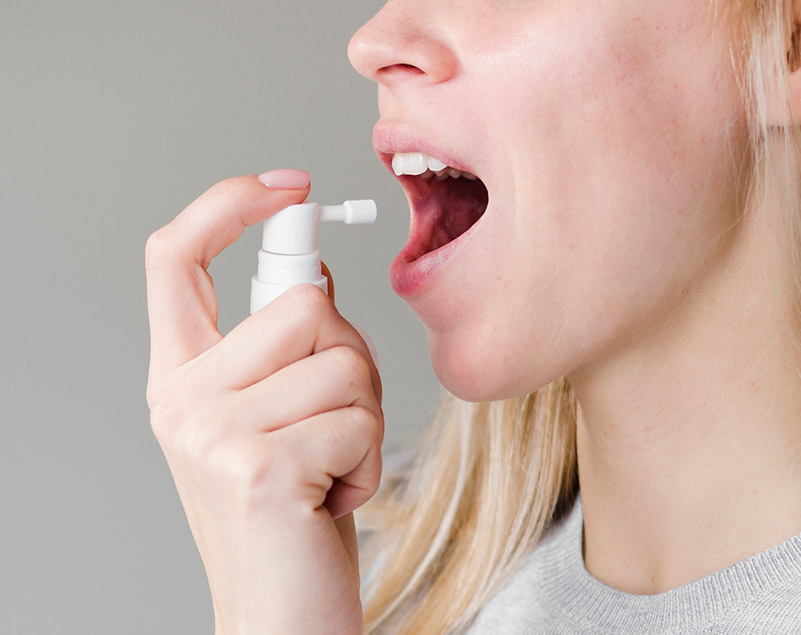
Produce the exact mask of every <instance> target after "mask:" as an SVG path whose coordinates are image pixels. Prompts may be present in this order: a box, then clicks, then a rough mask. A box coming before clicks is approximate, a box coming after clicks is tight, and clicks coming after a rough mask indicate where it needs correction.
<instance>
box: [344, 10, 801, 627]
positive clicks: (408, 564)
mask: <svg viewBox="0 0 801 635" xmlns="http://www.w3.org/2000/svg"><path fill="white" fill-rule="evenodd" d="M722 1H723V3H724V4H723V5H718V7H717V8H722V9H723V10H724V11H725V12H726V13H727V14H728V15H727V17H728V18H733V20H728V23H729V24H733V25H736V31H737V35H734V36H733V37H732V41H733V42H734V43H737V44H734V43H733V44H732V51H731V52H732V61H733V64H734V66H735V72H736V73H737V76H738V78H739V79H740V81H741V88H742V92H743V96H744V104H745V113H746V118H747V122H748V128H749V141H750V144H749V145H750V152H749V157H748V165H747V166H746V167H745V168H744V170H743V178H744V189H745V192H746V196H745V202H744V205H743V213H751V211H752V210H755V209H760V208H762V207H764V206H766V205H774V206H775V205H777V204H778V205H780V206H781V208H782V210H783V211H784V213H785V217H784V219H783V222H786V226H785V227H784V228H782V231H783V233H782V234H779V235H782V236H786V237H787V239H786V240H784V243H783V245H784V247H786V256H787V258H788V262H789V263H790V265H789V266H790V267H791V270H792V278H791V282H792V283H793V284H794V285H795V289H796V294H795V295H796V298H798V299H799V300H798V303H799V306H798V307H797V309H801V276H799V275H797V272H801V253H799V245H801V227H800V226H799V225H800V224H801V191H799V178H798V176H799V161H800V160H801V144H800V143H799V133H798V128H797V126H795V125H785V126H769V122H768V104H770V103H771V102H773V103H780V104H787V112H786V113H785V114H786V115H787V116H788V117H789V116H790V115H791V114H792V113H791V112H790V105H789V103H790V102H789V99H788V96H789V86H788V83H787V82H786V81H777V78H786V77H787V75H788V74H789V70H794V69H795V68H797V66H798V61H799V58H798V52H797V51H796V50H794V48H795V46H794V45H795V44H796V35H795V29H794V22H793V16H792V0H722ZM788 41H790V42H792V44H793V46H792V47H790V48H791V49H793V50H791V53H790V54H789V55H788V54H787V42H788ZM774 231H775V230H774ZM798 313H799V311H798V310H797V311H796V314H798ZM577 494H578V474H577V460H576V401H575V398H574V396H573V393H572V391H571V389H570V386H569V384H568V383H567V381H566V380H564V379H562V380H560V381H557V382H554V383H552V384H550V385H548V386H546V387H544V388H542V389H540V390H538V391H537V392H535V393H533V394H530V395H527V396H524V397H520V398H518V399H512V400H508V401H502V402H495V403H482V404H468V403H465V402H461V401H459V400H457V399H455V398H453V397H448V398H446V399H445V401H444V403H443V406H442V409H441V411H440V413H439V415H438V417H437V418H436V421H435V423H434V425H433V426H432V428H431V429H430V431H429V433H428V434H427V436H426V438H425V440H424V442H423V444H422V447H421V450H420V452H419V453H418V454H417V456H416V458H415V461H414V464H413V466H412V468H411V470H410V473H409V475H408V476H405V477H403V478H399V479H396V480H395V481H387V482H386V483H385V486H382V491H381V492H379V494H378V495H377V496H376V497H375V498H374V499H373V500H372V501H371V502H370V503H369V504H368V505H367V506H365V507H364V508H362V510H359V511H358V512H357V520H358V522H359V526H360V528H361V529H368V530H372V533H371V534H370V537H369V539H368V540H367V542H366V544H365V545H364V546H363V549H362V552H361V553H362V563H361V567H362V572H363V577H364V579H366V584H365V591H364V600H365V630H366V632H368V633H451V632H457V631H459V630H462V629H464V628H465V627H466V626H468V625H469V623H470V622H471V621H472V620H473V618H474V617H475V616H476V614H477V613H478V612H479V611H480V610H481V608H482V607H483V606H484V605H485V603H486V602H487V601H488V600H489V599H490V598H491V597H492V596H493V595H494V594H495V593H496V592H497V591H498V590H499V589H500V587H501V586H502V585H503V583H504V582H505V581H506V580H507V579H508V578H509V577H510V576H511V575H512V574H513V573H514V572H515V570H516V569H517V568H519V565H520V564H521V562H522V559H523V557H524V556H525V555H526V554H527V553H530V551H531V550H532V548H533V547H534V546H536V544H537V543H538V542H539V541H540V540H541V538H542V537H543V535H544V532H545V531H546V530H547V528H548V527H549V525H550V524H551V523H553V522H554V521H555V520H556V519H558V518H559V517H560V516H561V515H562V514H563V513H565V512H566V511H567V510H569V509H570V507H571V506H572V504H573V502H574V500H575V497H576V495H577Z"/></svg>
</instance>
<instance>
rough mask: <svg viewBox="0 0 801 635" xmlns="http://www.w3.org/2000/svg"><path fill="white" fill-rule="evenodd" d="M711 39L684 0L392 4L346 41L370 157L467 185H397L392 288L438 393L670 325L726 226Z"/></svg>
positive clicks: (724, 90) (488, 384)
mask: <svg viewBox="0 0 801 635" xmlns="http://www.w3.org/2000/svg"><path fill="white" fill-rule="evenodd" d="M729 37H730V36H729V35H728V31H727V30H726V29H725V28H724V25H723V24H722V23H721V24H718V25H717V26H715V24H714V9H713V8H712V7H711V6H710V3H709V2H703V1H699V0H617V1H616V2H607V1H606V0H587V1H584V2H575V1H573V0H442V1H440V2H431V0H390V1H389V2H387V3H386V5H385V6H384V8H383V9H382V10H381V11H380V12H379V13H378V15H376V16H375V18H373V20H371V21H370V22H369V23H368V24H366V25H365V26H364V27H363V28H362V29H361V30H360V31H359V32H358V33H357V34H356V35H355V36H354V38H353V40H352V42H351V45H350V49H349V54H350V57H351V61H352V63H353V65H354V66H355V67H356V69H357V70H358V71H359V72H360V73H362V74H363V75H365V76H367V77H369V78H371V79H373V80H375V81H377V82H378V84H379V88H378V96H379V109H380V113H381V118H380V120H379V122H378V124H377V125H376V128H375V134H374V141H375V147H376V152H377V153H378V155H379V157H381V158H382V160H383V161H384V162H385V163H386V164H387V165H388V166H389V165H390V164H391V162H392V159H393V156H394V155H395V154H396V153H415V152H419V153H425V154H426V155H429V156H433V157H435V158H437V159H440V160H441V161H442V162H445V163H447V164H449V165H451V166H453V167H456V168H460V169H461V170H463V171H467V172H469V173H472V174H474V175H476V176H478V177H479V179H480V181H477V182H474V181H469V180H468V179H466V178H465V177H462V178H459V179H452V178H451V179H447V180H442V181H439V180H437V178H436V177H434V178H429V179H426V178H424V177H425V175H420V176H408V175H407V176H402V177H400V180H401V183H402V185H403V187H404V190H405V191H406V194H407V197H408V198H409V199H410V206H411V208H412V230H411V232H410V242H409V244H408V245H407V247H406V249H405V250H404V252H403V253H401V255H400V256H399V257H398V259H396V261H395V263H393V266H392V272H391V275H392V281H393V286H394V287H395V290H396V291H397V292H398V293H399V294H400V295H401V296H403V297H404V299H405V300H406V301H407V302H408V303H409V305H410V306H411V308H412V309H413V310H414V311H415V313H417V315H418V316H419V317H420V319H421V320H422V321H423V323H424V324H425V326H426V328H427V332H428V336H429V345H430V350H431V357H432V361H433V364H434V369H435V371H436V372H437V375H438V376H439V378H440V380H441V381H442V382H443V384H444V385H445V386H446V387H447V388H448V389H450V390H451V391H452V392H453V393H454V394H456V395H457V396H460V397H462V398H464V399H468V400H475V401H483V400H490V399H499V398H505V397H512V396H517V395H521V394H525V393H527V392H531V391H532V390H535V389H537V388H539V387H541V386H542V385H544V384H545V383H547V382H549V381H551V380H553V379H556V378H559V377H561V376H564V375H569V374H570V373H571V372H574V371H576V370H578V369H581V368H587V367H588V365H590V364H594V363H597V362H599V361H603V360H604V359H607V358H608V357H609V356H610V355H619V354H622V353H623V352H624V351H631V350H633V348H632V347H635V348H636V347H637V346H638V345H639V344H640V343H641V342H643V341H644V339H646V338H648V339H650V340H651V341H653V338H654V337H657V336H658V333H660V332H661V330H662V329H663V327H664V326H665V325H666V324H668V323H670V324H673V325H674V326H675V324H676V323H677V321H679V322H680V321H681V319H682V315H683V313H682V307H684V306H685V303H686V302H687V301H688V299H689V298H691V297H693V295H694V293H697V292H698V291H699V290H700V289H701V287H702V284H703V283H704V281H705V278H706V277H707V276H709V275H711V272H712V271H713V270H714V268H715V265H716V264H717V263H720V262H722V259H723V258H724V257H725V254H726V250H727V247H728V246H729V240H730V239H731V238H730V237H731V236H732V235H733V233H732V232H727V230H729V229H730V228H731V226H732V224H733V223H734V222H735V221H736V219H737V217H738V201H739V200H740V199H739V192H738V188H737V186H736V184H737V183H738V174H739V171H740V170H741V169H742V161H743V157H744V150H745V137H746V129H745V120H744V114H743V109H742V103H741V102H742V100H741V97H740V93H739V92H738V88H737V84H736V80H735V77H734V72H733V69H732V62H731V57H730V54H729V48H728V44H729ZM417 160H419V155H417V158H415V157H414V156H412V157H411V158H410V159H408V161H410V162H411V163H410V164H413V163H414V162H415V161H417ZM396 163H397V161H396ZM434 167H439V166H438V165H436V164H435V165H434ZM418 169H419V168H418ZM407 171H412V172H415V171H417V170H415V169H414V168H413V167H412V168H408V169H407ZM481 183H483V184H484V186H486V190H487V193H488V197H489V204H488V205H487V206H486V211H485V212H484V213H483V215H482V216H481V217H480V218H478V220H476V216H477V213H476V211H475V210H474V208H476V207H478V208H479V210H478V211H479V212H480V211H481V209H483V207H484V206H483V204H482V203H483V201H482V192H483V188H482V187H481ZM474 221H475V222H474ZM468 227H469V229H467V231H465V232H464V233H462V234H461V235H458V234H459V232H460V231H462V230H464V229H465V228H468ZM457 235H458V237H457Z"/></svg>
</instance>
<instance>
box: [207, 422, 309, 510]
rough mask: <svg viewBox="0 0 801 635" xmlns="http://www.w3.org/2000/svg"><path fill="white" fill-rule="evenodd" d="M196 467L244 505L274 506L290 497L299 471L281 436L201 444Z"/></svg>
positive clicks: (295, 485) (297, 480) (298, 478)
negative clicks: (198, 461) (200, 452)
mask: <svg viewBox="0 0 801 635" xmlns="http://www.w3.org/2000/svg"><path fill="white" fill-rule="evenodd" d="M204 445H205V447H202V451H203V453H202V456H201V457H199V458H198V460H200V461H201V463H200V464H199V467H200V468H201V469H203V470H204V472H205V473H206V475H207V477H208V478H211V479H213V481H214V482H216V483H219V484H222V485H223V487H224V488H225V490H226V491H227V492H228V493H229V495H230V496H231V497H232V498H234V499H236V500H237V501H239V503H240V505H241V506H243V507H251V508H257V507H258V508H262V509H263V508H277V507H283V506H285V505H286V504H287V502H288V501H289V500H291V499H292V497H293V495H294V493H295V490H297V488H298V484H299V483H301V482H302V474H301V472H302V470H301V467H300V465H299V464H298V462H297V461H295V460H293V459H292V458H291V453H290V452H288V451H287V448H286V447H285V444H284V443H283V442H282V441H281V438H280V435H274V434H267V435H258V436H250V437H247V438H242V439H239V440H238V441H237V442H230V443H220V442H212V443H207V444H204Z"/></svg>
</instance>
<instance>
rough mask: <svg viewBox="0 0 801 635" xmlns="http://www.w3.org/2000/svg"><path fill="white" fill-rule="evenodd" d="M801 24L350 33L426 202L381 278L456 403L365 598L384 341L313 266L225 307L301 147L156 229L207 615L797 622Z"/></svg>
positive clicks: (176, 453) (244, 624) (721, 624)
mask: <svg viewBox="0 0 801 635" xmlns="http://www.w3.org/2000/svg"><path fill="white" fill-rule="evenodd" d="M799 24H801V2H793V1H792V0H764V1H760V0H719V1H718V2H714V1H699V0H669V1H668V0H622V1H621V2H617V3H608V2H590V3H581V6H577V5H576V3H573V2H563V1H561V0H557V1H555V2H528V1H525V0H520V1H512V2H498V1H493V0H460V2H445V3H431V2H425V1H424V0H390V1H389V2H387V3H386V5H385V6H384V8H383V9H382V10H381V11H380V12H379V13H378V15H377V16H376V17H375V18H374V19H373V20H372V21H371V22H369V23H368V24H367V25H366V26H365V27H363V28H362V29H361V30H360V31H359V32H358V33H357V34H356V36H355V37H354V39H353V41H352V42H351V45H350V50H349V53H350V57H351V60H352V62H353V64H354V66H355V67H356V69H357V70H358V71H359V72H361V73H362V74H363V75H365V76H367V77H368V78H370V79H373V80H374V81H376V82H377V83H378V84H379V105H380V110H381V118H380V120H379V122H378V124H377V126H376V129H375V135H374V140H375V146H376V152H377V154H378V155H379V158H381V159H382V160H383V161H384V163H385V164H386V165H387V167H388V168H392V169H393V171H394V172H395V173H399V180H400V181H401V185H402V186H403V188H404V190H405V191H406V193H407V196H408V198H409V200H410V205H411V208H412V230H411V232H410V238H409V244H408V245H407V247H406V248H405V249H404V251H403V252H402V253H401V254H400V256H399V257H398V258H397V259H396V261H395V263H393V267H392V272H391V277H392V282H393V287H394V288H395V290H396V292H398V293H399V294H400V295H401V296H402V297H403V298H404V299H405V300H406V301H407V302H408V303H409V305H410V306H411V308H412V309H413V310H414V311H415V312H416V313H417V314H418V316H419V317H420V318H421V319H422V321H423V322H424V324H425V325H426V328H427V332H428V337H429V346H430V352H431V358H432V362H433V365H434V368H435V370H436V372H437V375H438V377H439V378H440V380H441V381H442V383H443V385H444V386H445V387H446V388H447V389H448V390H449V391H450V392H451V393H453V394H454V395H456V396H457V397H459V398H461V399H462V400H463V402H456V401H454V402H453V404H452V406H451V409H450V411H448V412H445V413H444V414H443V416H442V417H441V418H440V420H439V421H438V422H437V424H436V425H435V426H434V428H433V429H432V432H431V434H430V435H429V438H428V439H427V440H426V444H425V448H424V450H423V451H422V452H421V453H420V455H419V457H418V458H417V460H416V464H415V467H414V469H413V470H412V473H411V476H410V477H409V478H408V479H407V480H406V481H405V482H404V483H403V484H402V485H400V486H399V487H398V492H397V495H396V496H394V497H393V496H388V497H387V498H388V500H387V501H385V505H380V504H379V502H376V503H375V505H373V506H374V507H375V509H376V510H377V511H384V512H386V513H385V514H383V515H381V514H379V520H378V521H377V522H379V524H380V523H381V522H382V521H381V518H383V519H384V520H383V523H384V524H383V529H380V528H379V529H380V530H377V531H376V532H375V535H374V540H371V541H369V542H370V544H368V545H367V547H369V551H370V557H369V558H367V560H366V561H365V563H364V564H365V565H366V567H367V568H369V571H370V576H369V578H370V579H369V582H370V585H369V588H368V589H367V590H366V592H365V598H366V606H365V608H364V612H363V608H362V605H361V602H360V599H359V580H360V578H359V574H358V571H357V568H358V567H357V562H358V560H357V545H356V539H355V532H354V525H353V516H352V513H351V512H352V511H353V510H354V509H356V508H358V507H359V506H361V505H362V504H363V503H364V502H365V501H366V500H367V499H368V498H370V496H371V495H372V494H373V493H374V492H375V490H376V489H377V486H378V480H379V473H380V456H379V446H380V442H381V438H382V435H383V419H382V413H381V410H380V397H381V388H380V381H379V378H378V374H377V371H376V368H375V366H374V365H373V363H372V361H371V359H370V355H369V352H368V350H367V347H366V345H365V344H364V342H363V340H362V339H361V337H359V335H358V334H357V333H356V332H355V331H354V330H353V329H352V327H350V325H348V324H347V323H346V322H345V321H344V320H343V319H342V318H341V317H340V316H339V315H338V314H337V313H336V310H335V309H334V307H333V305H332V303H331V301H330V300H329V299H328V298H326V297H325V296H324V295H323V294H321V293H318V292H316V291H315V290H314V289H311V288H306V287H300V288H296V289H293V290H292V291H291V292H289V293H287V294H285V296H282V297H281V298H279V300H278V301H276V302H275V303H273V305H270V306H269V307H268V308H266V309H265V310H263V311H261V312H259V313H257V314H256V315H254V316H252V317H251V318H250V319H248V320H246V321H245V322H243V323H242V324H241V325H240V326H239V327H237V329H235V330H234V331H233V332H232V333H230V334H229V335H228V336H227V337H225V338H223V337H222V336H221V335H220V333H219V332H218V331H217V329H216V302H215V298H214V294H213V291H212V288H211V282H210V279H209V278H208V275H207V274H206V273H205V269H206V267H207V266H208V263H209V261H210V260H211V258H213V257H214V256H215V255H216V254H218V253H219V252H220V251H221V250H222V249H223V248H224V247H225V246H226V245H227V244H230V242H232V241H233V240H235V239H236V237H237V236H238V235H239V233H240V232H241V230H242V228H243V227H244V226H245V225H248V224H252V223H255V222H258V221H259V220H262V219H263V218H265V217H266V216H269V215H270V214H271V213H273V212H275V211H276V210H278V209H281V208H282V207H284V206H286V205H289V204H292V203H297V202H300V201H301V200H303V198H304V197H305V196H306V193H307V192H308V177H307V175H305V173H302V172H298V171H278V172H270V173H267V174H265V175H262V176H261V177H259V178H256V177H241V178H238V179H232V180H230V181H226V182H223V183H221V184H219V185H218V186H215V187H214V188H212V189H211V190H210V191H209V192H207V193H206V194H204V195H203V196H201V197H200V198H199V199H198V200H197V201H195V202H194V203H193V204H192V205H190V207H189V208H187V209H186V210H185V211H184V212H183V213H182V214H181V215H179V216H178V217H177V218H176V219H175V220H174V221H173V222H172V223H170V224H169V225H167V226H166V227H164V228H162V229H161V230H159V231H158V232H157V233H156V234H154V236H153V237H152V238H151V240H150V241H149V244H148V252H147V260H148V293H149V306H150V316H151V330H152V363H151V371H150V381H149V385H148V398H149V403H150V405H151V409H152V423H153V426H154V430H155V432H156V434H157V436H158V438H159V441H160V442H161V444H162V447H163V449H164V451H165V455H166V456H167V459H168V462H169V464H170V467H171V469H172V471H173V475H174V477H175V480H176V484H177V487H178V490H179V493H180V495H181V499H182V502H183V504H184V507H185V510H186V513H187V517H188V519H189V523H190V526H191V528H192V531H193V534H194V537H195V540H196V542H197V544H198V547H199V549H200V553H201V556H202V558H203V561H204V564H205V566H206V571H207V574H208V577H209V584H210V587H211V591H212V598H213V601H214V609H215V616H216V619H217V632H218V633H245V632H260V633H261V632H287V633H307V632H309V633H312V632H359V630H360V629H361V628H362V626H363V622H364V625H366V627H367V629H368V630H376V631H378V630H383V631H385V632H432V633H435V632H449V631H460V630H465V629H472V632H477V633H478V632H503V633H514V632H539V631H548V632H550V631H563V632H577V631H599V632H605V631H620V632H648V631H653V632H675V631H680V632H695V631H701V630H712V631H720V632H733V631H736V632H742V631H749V630H750V631H754V630H767V631H774V632H776V631H779V632H781V631H787V630H791V629H793V628H799V625H801V535H799V532H800V531H801V460H800V459H799V457H801V429H799V414H801V375H799V372H798V369H799V346H798V343H799V335H800V334H801V331H799V323H798V322H799V320H798V315H799V314H798V310H799V308H800V307H799V304H801V283H800V281H801V262H799V259H800V258H801V257H800V256H799V245H801V231H800V230H799V219H801V194H799V186H798V176H799V158H800V157H801V149H800V148H801V145H799V142H798V139H799V138H798V122H799V118H798V116H797V115H796V113H798V112H801V73H799V72H798V71H797V70H796V69H797V67H798V59H799V55H798V51H797V42H798V39H797V34H798V28H799ZM449 170H455V171H454V172H449ZM436 172H439V174H435V173H436ZM259 179H261V181H260V180H259ZM265 185H266V187H265ZM310 378H313V379H310ZM309 381H311V382H312V384H313V385H316V386H318V388H317V389H316V391H315V392H314V393H313V394H312V395H309V394H308V392H309V391H308V388H307V382H309ZM468 402H474V403H475V404H476V405H469V403H468ZM579 492H580V496H579Z"/></svg>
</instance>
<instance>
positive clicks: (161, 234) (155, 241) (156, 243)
mask: <svg viewBox="0 0 801 635" xmlns="http://www.w3.org/2000/svg"><path fill="white" fill-rule="evenodd" d="M168 227H169V225H165V226H164V227H162V228H160V229H157V230H156V231H154V232H153V233H152V234H150V236H149V237H148V239H147V242H146V243H145V269H146V270H147V271H152V270H153V269H158V268H159V267H161V266H162V265H163V264H164V262H165V261H168V260H170V259H172V258H173V256H174V254H175V248H174V246H173V244H172V242H171V240H170V238H169V230H168Z"/></svg>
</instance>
